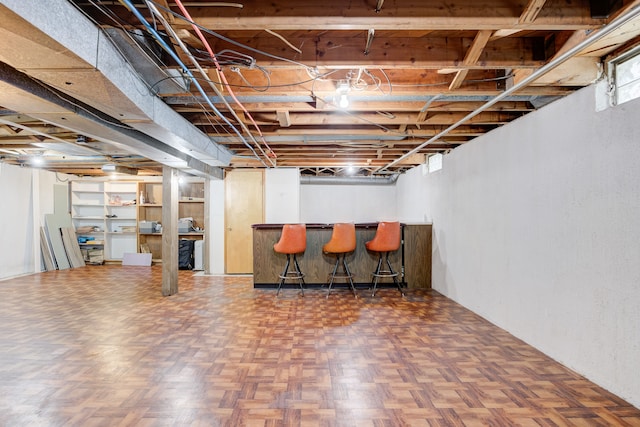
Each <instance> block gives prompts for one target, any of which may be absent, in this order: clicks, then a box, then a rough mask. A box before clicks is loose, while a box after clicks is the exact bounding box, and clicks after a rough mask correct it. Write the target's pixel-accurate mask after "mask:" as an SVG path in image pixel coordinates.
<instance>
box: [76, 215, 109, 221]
mask: <svg viewBox="0 0 640 427" xmlns="http://www.w3.org/2000/svg"><path fill="white" fill-rule="evenodd" d="M71 219H79V220H91V221H102V220H103V219H104V218H102V217H101V216H74V217H72V218H71Z"/></svg>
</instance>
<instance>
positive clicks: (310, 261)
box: [252, 223, 431, 289]
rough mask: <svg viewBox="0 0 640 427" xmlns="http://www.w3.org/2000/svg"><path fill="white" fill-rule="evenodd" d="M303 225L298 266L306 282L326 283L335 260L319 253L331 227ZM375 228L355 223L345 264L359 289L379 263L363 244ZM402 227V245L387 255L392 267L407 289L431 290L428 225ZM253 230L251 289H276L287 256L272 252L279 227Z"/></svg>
mask: <svg viewBox="0 0 640 427" xmlns="http://www.w3.org/2000/svg"><path fill="white" fill-rule="evenodd" d="M306 226H307V250H306V251H305V252H304V254H301V255H298V263H299V264H300V269H301V270H302V272H303V273H304V274H305V277H304V280H305V283H306V284H307V285H308V286H319V285H322V284H325V283H328V278H329V275H330V274H331V271H332V270H333V266H334V264H335V260H336V259H335V256H332V255H327V254H324V253H323V252H322V246H324V244H325V243H327V242H328V241H329V240H330V239H331V233H332V232H333V225H332V224H307V225H306ZM377 226H378V224H377V223H364V224H356V250H355V251H354V252H352V253H351V254H349V255H347V263H348V264H349V269H350V270H351V273H352V274H353V276H354V277H353V281H354V283H356V285H359V286H363V285H369V284H370V283H371V278H372V277H371V273H372V272H373V271H374V270H375V268H376V265H377V263H378V254H377V253H374V252H369V251H367V250H366V248H365V245H364V244H365V242H367V241H369V240H371V239H373V236H374V235H375V234H376V228H377ZM401 227H402V243H401V246H400V249H399V250H398V251H396V252H394V253H392V254H390V255H389V260H390V261H391V265H393V269H394V270H395V271H397V272H399V273H400V276H399V279H400V280H401V281H402V282H403V283H404V284H406V286H407V287H408V288H409V289H415V288H423V289H424V288H431V224H401ZM252 228H253V283H254V287H276V286H277V285H278V281H279V280H280V279H279V278H278V275H279V274H280V273H282V270H283V269H284V265H285V263H286V260H287V258H286V255H284V254H279V253H276V252H275V251H274V250H273V245H274V244H275V243H276V242H278V240H279V239H280V234H281V233H282V224H254V225H253V226H252ZM339 271H340V270H339ZM387 282H388V283H393V282H392V281H391V279H388V280H385V281H384V282H381V283H387ZM288 283H289V282H287V284H288ZM291 283H293V282H291ZM343 283H344V281H340V282H339V284H343ZM296 286H297V285H296Z"/></svg>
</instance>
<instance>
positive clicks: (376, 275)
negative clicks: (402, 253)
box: [371, 252, 404, 297]
mask: <svg viewBox="0 0 640 427" xmlns="http://www.w3.org/2000/svg"><path fill="white" fill-rule="evenodd" d="M382 256H383V253H382V252H379V257H378V267H376V271H374V272H373V282H372V285H373V292H372V293H371V296H372V297H374V296H376V289H377V287H378V279H380V278H384V277H391V278H393V283H395V285H396V286H397V287H398V290H399V291H400V294H401V295H402V296H404V290H403V289H402V286H401V285H400V282H399V281H398V273H397V272H395V271H393V267H391V262H389V252H384V258H385V261H386V264H387V268H388V270H383V269H382Z"/></svg>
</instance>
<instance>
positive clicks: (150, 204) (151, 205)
mask: <svg viewBox="0 0 640 427" xmlns="http://www.w3.org/2000/svg"><path fill="white" fill-rule="evenodd" d="M138 206H140V207H141V208H161V207H162V204H161V203H143V204H141V205H138Z"/></svg>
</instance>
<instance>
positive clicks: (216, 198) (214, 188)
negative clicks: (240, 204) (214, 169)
mask: <svg viewBox="0 0 640 427" xmlns="http://www.w3.org/2000/svg"><path fill="white" fill-rule="evenodd" d="M208 197H209V221H210V226H209V230H207V239H208V240H209V241H208V242H207V243H206V245H208V249H209V271H208V273H209V274H224V181H223V180H221V179H212V180H210V181H209V194H208Z"/></svg>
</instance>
